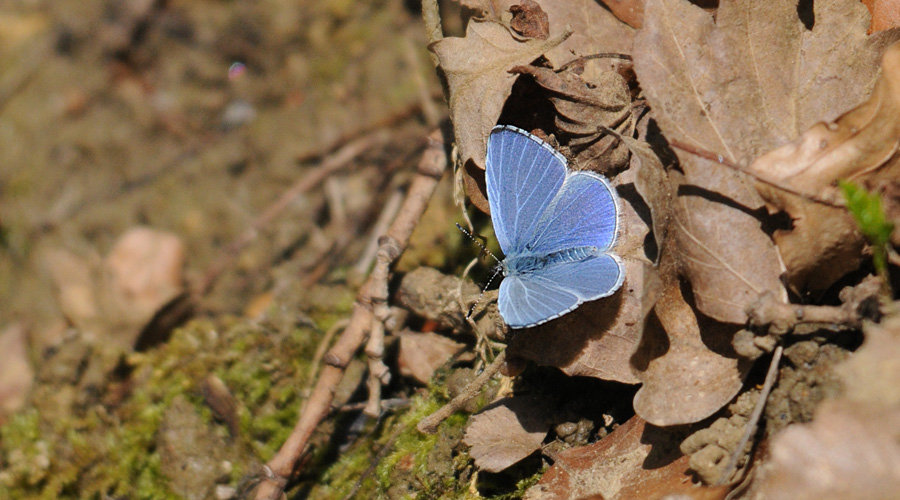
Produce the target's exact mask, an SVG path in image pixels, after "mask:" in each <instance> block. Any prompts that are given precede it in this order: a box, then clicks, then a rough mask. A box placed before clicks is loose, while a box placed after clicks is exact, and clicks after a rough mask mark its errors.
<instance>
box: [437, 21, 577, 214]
mask: <svg viewBox="0 0 900 500" xmlns="http://www.w3.org/2000/svg"><path fill="white" fill-rule="evenodd" d="M568 36H569V33H568V32H564V33H562V34H559V35H556V36H552V37H551V38H549V39H547V40H538V39H526V40H522V39H520V38H518V35H514V33H513V32H511V31H510V29H509V28H508V27H506V26H504V25H502V24H500V23H497V22H492V21H478V20H472V21H471V22H470V23H469V25H468V27H467V28H466V36H465V38H458V37H447V38H444V39H442V40H440V41H438V42H435V43H434V44H432V45H431V46H430V47H429V48H430V49H431V51H432V52H434V54H435V55H436V56H437V58H438V61H439V64H440V69H441V70H442V71H443V72H444V74H445V75H446V77H447V86H448V88H449V94H450V117H451V118H452V120H453V126H454V129H453V130H454V134H455V136H456V144H457V146H458V147H459V158H460V161H461V162H462V163H467V162H470V161H471V162H474V163H475V164H476V165H478V166H479V167H480V168H481V169H483V168H484V157H485V151H486V149H485V148H486V141H487V137H488V135H489V134H490V132H491V128H493V127H494V125H495V124H496V123H497V119H498V118H499V117H500V111H501V110H502V109H503V103H504V102H505V101H506V98H507V97H509V94H510V91H511V90H512V85H513V83H514V82H515V80H516V78H517V77H518V75H515V74H512V73H510V72H509V70H510V69H511V68H513V67H515V66H521V65H523V64H529V63H530V62H532V61H534V60H535V59H537V58H538V57H539V56H540V55H541V54H543V53H545V52H547V51H548V50H550V49H551V48H553V47H555V46H557V45H559V44H560V43H561V42H562V41H563V40H565V39H566V38H567V37H568ZM470 196H471V191H470Z"/></svg>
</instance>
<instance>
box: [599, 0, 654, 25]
mask: <svg viewBox="0 0 900 500" xmlns="http://www.w3.org/2000/svg"><path fill="white" fill-rule="evenodd" d="M600 1H601V2H602V3H603V5H606V7H607V8H609V10H610V12H612V13H613V14H615V16H616V17H618V18H619V19H621V20H622V22H625V23H628V25H629V26H631V27H632V28H637V29H640V28H641V27H642V26H643V25H644V0H600Z"/></svg>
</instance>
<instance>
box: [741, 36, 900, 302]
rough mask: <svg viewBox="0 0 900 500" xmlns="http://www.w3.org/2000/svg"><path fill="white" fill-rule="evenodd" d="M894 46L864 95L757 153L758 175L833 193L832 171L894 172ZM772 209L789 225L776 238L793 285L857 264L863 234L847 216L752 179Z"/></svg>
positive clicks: (899, 80)
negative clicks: (854, 103)
mask: <svg viewBox="0 0 900 500" xmlns="http://www.w3.org/2000/svg"><path fill="white" fill-rule="evenodd" d="M898 116H900V46H898V45H894V46H892V47H891V48H890V49H888V50H887V51H886V52H885V54H884V58H883V61H882V76H881V79H880V80H879V82H878V85H877V86H876V88H875V91H874V92H873V93H872V96H871V97H870V98H869V100H868V101H866V102H865V103H863V104H862V105H860V106H859V107H857V108H855V109H853V110H852V111H849V112H848V113H846V114H844V115H843V116H841V117H840V118H838V119H837V120H836V121H835V122H833V123H827V124H826V123H818V124H816V125H815V126H813V127H812V128H810V129H809V130H807V131H806V132H805V133H804V134H803V135H802V136H801V137H799V138H798V139H797V140H796V141H793V142H791V143H788V144H786V145H784V146H782V147H781V148H778V149H776V150H774V151H772V152H770V153H768V154H766V155H764V156H762V157H760V158H759V159H757V160H756V161H755V162H754V163H753V164H752V165H751V166H750V168H749V170H750V171H752V172H755V173H756V174H757V175H759V176H760V177H761V178H764V179H766V180H768V181H770V182H772V183H774V184H776V185H778V186H785V187H787V188H790V189H791V190H793V191H794V192H799V193H803V194H805V195H807V196H808V197H813V198H827V199H838V192H837V188H836V187H835V184H836V182H837V180H838V179H851V180H854V181H856V182H864V181H868V182H869V183H870V184H877V183H879V182H885V181H892V180H896V179H897V178H898V176H900V160H898V158H897V157H896V155H895V153H896V151H897V147H898V137H900V119H898ZM758 189H759V191H760V193H762V195H763V197H764V198H765V199H766V201H767V202H768V204H769V205H770V209H771V210H772V211H778V210H784V211H786V212H787V213H788V214H789V215H790V216H791V218H792V219H793V221H794V223H793V226H794V227H793V229H792V230H790V231H777V232H776V233H775V241H776V243H777V244H778V249H779V251H780V252H781V255H782V258H783V259H784V263H785V265H786V266H787V269H788V279H789V281H790V282H791V284H792V285H793V286H794V288H796V289H797V290H811V291H820V290H824V289H825V288H827V287H828V286H830V285H831V284H832V283H834V282H835V281H836V280H838V279H839V278H841V277H842V276H843V275H844V274H846V273H848V272H850V271H852V270H854V269H856V268H857V267H858V265H859V262H860V260H861V258H862V255H861V250H862V248H863V245H864V239H863V236H862V235H861V234H860V233H859V231H858V230H857V226H856V223H855V222H854V220H853V218H852V217H851V216H850V214H848V213H847V212H846V210H844V209H841V208H835V207H831V206H828V205H825V204H822V203H818V202H815V201H812V200H810V199H809V198H808V197H802V196H798V195H796V194H791V193H788V192H785V191H783V190H780V189H777V188H775V187H772V186H771V185H768V184H762V183H760V185H759V186H758Z"/></svg>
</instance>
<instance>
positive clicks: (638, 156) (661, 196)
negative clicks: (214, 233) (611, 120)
mask: <svg viewBox="0 0 900 500" xmlns="http://www.w3.org/2000/svg"><path fill="white" fill-rule="evenodd" d="M615 136H616V137H617V138H618V139H619V140H620V141H622V142H623V143H624V144H625V145H626V146H627V147H628V150H629V151H631V154H632V156H631V169H632V170H633V171H634V174H633V175H634V187H635V189H636V190H637V192H638V194H639V195H641V198H642V199H643V200H644V203H646V204H647V208H648V209H649V210H650V217H651V220H652V221H653V239H654V241H656V255H657V259H656V260H657V261H658V260H659V258H658V255H659V251H660V249H662V248H663V244H664V242H665V240H666V235H667V234H668V231H669V229H668V227H669V218H670V217H671V214H672V211H673V205H672V204H673V203H674V201H673V199H674V195H673V193H672V186H671V185H670V184H669V179H668V176H667V175H666V171H665V168H664V167H663V164H662V161H660V159H659V157H658V156H657V155H656V153H655V152H654V151H653V149H652V148H651V147H650V144H648V143H647V142H644V141H640V140H637V139H634V138H632V137H628V136H624V135H620V134H615Z"/></svg>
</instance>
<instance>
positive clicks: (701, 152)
mask: <svg viewBox="0 0 900 500" xmlns="http://www.w3.org/2000/svg"><path fill="white" fill-rule="evenodd" d="M669 145H671V146H672V147H673V148H676V149H680V150H682V151H686V152H688V153H691V154H692V155H694V156H699V157H700V158H704V159H706V160H709V161H714V162H716V163H718V164H720V165H724V166H726V167H728V168H730V169H732V170H736V171H738V172H740V173H742V174H747V175H749V176H750V177H753V179H755V180H756V181H758V182H761V183H763V184H766V185H768V186H771V187H773V188H775V189H778V190H781V191H784V192H786V193H790V194H793V195H796V196H799V197H801V198H804V199H807V200H810V201H814V202H816V203H821V204H823V205H828V206H830V207H837V208H844V204H843V203H841V202H840V201H837V200H834V199H829V198H822V197H820V196H818V195H815V194H812V193H804V192H803V191H798V190H796V189H794V188H792V187H790V186H786V185H784V184H782V183H781V182H778V181H775V180H772V179H767V178H765V177H762V176H760V175H759V174H757V173H755V172H751V171H749V170H747V169H746V168H744V167H741V166H740V165H738V164H736V163H732V162H731V161H729V160H728V158H725V157H724V156H722V155H720V154H716V153H713V152H711V151H707V150H705V149H702V148H698V147H695V146H691V145H690V144H685V143H683V142H681V141H677V140H671V141H669Z"/></svg>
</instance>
